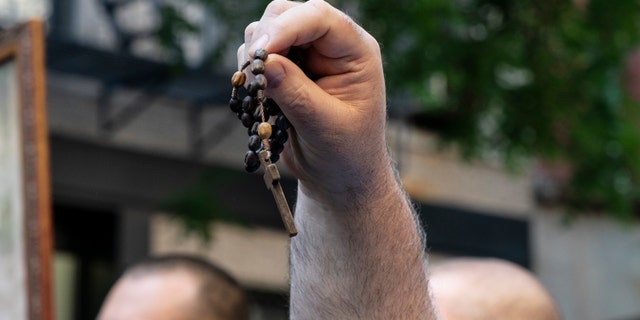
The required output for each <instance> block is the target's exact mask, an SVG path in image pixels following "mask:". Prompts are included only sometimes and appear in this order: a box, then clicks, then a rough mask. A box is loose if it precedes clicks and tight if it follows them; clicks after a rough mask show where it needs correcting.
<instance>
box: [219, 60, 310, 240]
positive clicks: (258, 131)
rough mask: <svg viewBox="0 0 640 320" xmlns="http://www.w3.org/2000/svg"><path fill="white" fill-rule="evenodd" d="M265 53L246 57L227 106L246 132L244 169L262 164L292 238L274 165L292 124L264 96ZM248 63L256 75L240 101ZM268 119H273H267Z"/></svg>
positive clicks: (290, 217) (288, 213)
mask: <svg viewBox="0 0 640 320" xmlns="http://www.w3.org/2000/svg"><path fill="white" fill-rule="evenodd" d="M268 55H269V54H268V53H267V51H266V50H264V49H258V50H256V52H255V54H254V59H253V61H251V60H247V61H246V62H245V63H244V64H243V65H242V66H241V67H240V69H239V70H238V71H236V72H235V73H234V74H233V76H232V77H231V85H232V86H233V88H232V89H231V99H230V100H229V107H230V108H231V111H233V112H234V113H235V114H236V115H237V116H238V119H240V121H241V122H242V125H243V126H245V127H246V128H247V129H248V133H249V143H248V146H249V151H247V153H246V154H245V156H244V168H245V169H246V170H247V171H248V172H255V171H256V170H258V168H260V167H261V166H262V169H263V171H264V182H265V184H266V185H267V189H268V190H271V193H272V194H273V197H274V198H275V201H276V205H277V207H278V211H279V212H280V217H281V218H282V222H283V223H284V227H285V229H286V230H287V232H288V233H289V236H290V237H293V236H295V235H296V234H298V230H297V229H296V225H295V222H294V220H293V215H292V214H291V210H290V209H289V204H288V203H287V199H286V198H285V197H284V192H283V191H282V186H281V185H280V172H279V171H278V167H277V166H276V165H275V163H276V162H277V161H278V159H280V153H281V152H282V151H283V150H284V143H285V142H287V139H288V138H289V135H288V133H287V129H289V128H290V127H291V123H290V122H289V120H288V119H287V118H286V117H285V115H284V114H283V113H282V111H281V110H280V107H279V106H278V105H277V104H276V103H275V101H273V100H272V99H269V98H267V97H265V96H264V89H266V88H267V78H266V77H265V76H264V68H265V65H264V63H265V61H266V60H267V57H268ZM249 66H251V73H253V74H254V75H255V77H254V79H253V80H252V81H251V82H250V83H249V85H248V86H247V96H246V97H244V98H243V99H242V100H241V99H240V97H239V96H238V91H239V89H240V88H242V87H244V84H245V82H246V80H247V77H246V74H245V73H244V70H245V69H246V68H247V67H249ZM270 119H274V120H272V121H271V122H270Z"/></svg>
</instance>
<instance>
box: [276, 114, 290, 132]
mask: <svg viewBox="0 0 640 320" xmlns="http://www.w3.org/2000/svg"><path fill="white" fill-rule="evenodd" d="M276 126H278V128H280V129H282V130H285V131H286V130H288V129H289V128H291V122H289V119H287V117H286V116H285V115H284V114H280V115H278V117H277V118H276Z"/></svg>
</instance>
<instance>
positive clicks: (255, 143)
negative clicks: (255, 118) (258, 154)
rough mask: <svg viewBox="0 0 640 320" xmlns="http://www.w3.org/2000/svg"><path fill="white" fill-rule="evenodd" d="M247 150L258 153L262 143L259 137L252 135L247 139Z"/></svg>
mask: <svg viewBox="0 0 640 320" xmlns="http://www.w3.org/2000/svg"><path fill="white" fill-rule="evenodd" d="M248 145H249V150H251V151H258V149H260V145H262V141H261V140H260V136H258V135H257V134H254V135H252V136H250V137H249V144H248Z"/></svg>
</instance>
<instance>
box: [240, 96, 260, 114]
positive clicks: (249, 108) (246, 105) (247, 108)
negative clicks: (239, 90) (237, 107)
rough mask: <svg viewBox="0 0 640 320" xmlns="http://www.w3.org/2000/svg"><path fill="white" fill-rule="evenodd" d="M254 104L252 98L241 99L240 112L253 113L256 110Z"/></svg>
mask: <svg viewBox="0 0 640 320" xmlns="http://www.w3.org/2000/svg"><path fill="white" fill-rule="evenodd" d="M256 106H257V105H256V103H255V100H254V99H253V97H252V96H246V97H244V99H242V111H244V112H246V113H253V111H254V110H255V109H256Z"/></svg>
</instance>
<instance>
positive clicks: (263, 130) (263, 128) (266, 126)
mask: <svg viewBox="0 0 640 320" xmlns="http://www.w3.org/2000/svg"><path fill="white" fill-rule="evenodd" d="M258 135H259V136H260V138H262V139H269V137H271V124H270V123H268V122H262V123H260V125H258Z"/></svg>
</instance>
